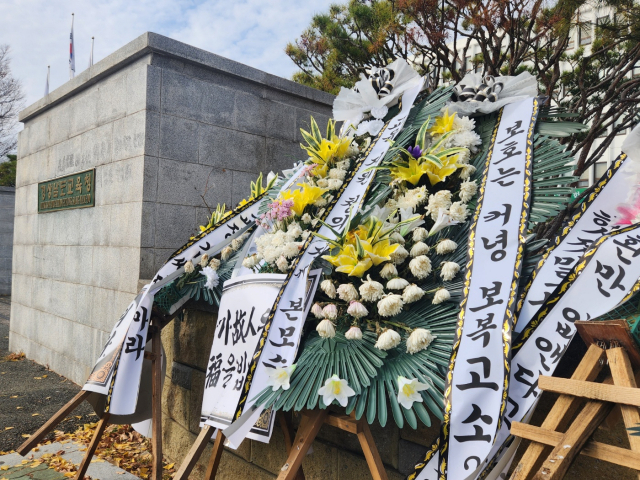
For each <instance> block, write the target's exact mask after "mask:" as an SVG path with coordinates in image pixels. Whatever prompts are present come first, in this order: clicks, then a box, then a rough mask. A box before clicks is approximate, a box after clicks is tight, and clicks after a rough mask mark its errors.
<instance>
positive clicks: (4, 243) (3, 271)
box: [0, 187, 16, 295]
mask: <svg viewBox="0 0 640 480" xmlns="http://www.w3.org/2000/svg"><path fill="white" fill-rule="evenodd" d="M15 203H16V189H15V188H13V187H0V295H11V255H12V253H11V252H12V251H13V211H14V208H15Z"/></svg>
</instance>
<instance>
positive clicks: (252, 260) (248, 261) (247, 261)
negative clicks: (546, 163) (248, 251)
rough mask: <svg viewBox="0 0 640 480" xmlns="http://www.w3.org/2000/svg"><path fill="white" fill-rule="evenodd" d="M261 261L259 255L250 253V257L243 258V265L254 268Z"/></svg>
mask: <svg viewBox="0 0 640 480" xmlns="http://www.w3.org/2000/svg"><path fill="white" fill-rule="evenodd" d="M259 262H260V261H259V260H258V256H257V255H250V256H248V257H245V258H244V260H242V266H243V267H244V268H253V267H255V266H256V265H257V264H258V263H259Z"/></svg>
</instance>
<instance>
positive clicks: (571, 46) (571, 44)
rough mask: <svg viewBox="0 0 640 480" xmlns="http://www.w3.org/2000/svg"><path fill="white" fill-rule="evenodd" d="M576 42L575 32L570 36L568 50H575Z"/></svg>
mask: <svg viewBox="0 0 640 480" xmlns="http://www.w3.org/2000/svg"><path fill="white" fill-rule="evenodd" d="M573 46H574V41H573V32H572V33H570V34H569V43H568V44H567V50H573Z"/></svg>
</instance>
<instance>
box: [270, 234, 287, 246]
mask: <svg viewBox="0 0 640 480" xmlns="http://www.w3.org/2000/svg"><path fill="white" fill-rule="evenodd" d="M286 242H287V234H286V233H285V232H283V231H282V230H278V231H277V232H276V233H274V234H273V235H272V236H271V245H272V246H274V247H282V246H283V245H284V244H285V243H286Z"/></svg>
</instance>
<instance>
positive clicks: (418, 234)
mask: <svg viewBox="0 0 640 480" xmlns="http://www.w3.org/2000/svg"><path fill="white" fill-rule="evenodd" d="M428 236H429V232H427V230H426V229H424V228H422V227H418V228H416V229H415V230H414V231H413V241H414V242H422V241H424V240H426V239H427V237H428Z"/></svg>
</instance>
